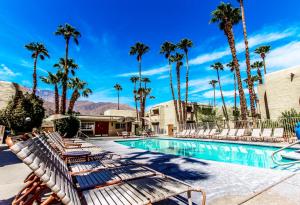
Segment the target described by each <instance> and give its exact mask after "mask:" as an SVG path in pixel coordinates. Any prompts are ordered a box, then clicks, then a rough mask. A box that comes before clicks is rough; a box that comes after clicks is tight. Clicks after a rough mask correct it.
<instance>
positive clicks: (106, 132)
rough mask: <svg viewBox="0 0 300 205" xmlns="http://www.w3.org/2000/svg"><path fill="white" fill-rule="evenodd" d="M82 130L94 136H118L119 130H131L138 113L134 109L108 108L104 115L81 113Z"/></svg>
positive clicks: (133, 127)
mask: <svg viewBox="0 0 300 205" xmlns="http://www.w3.org/2000/svg"><path fill="white" fill-rule="evenodd" d="M77 117H78V118H79V120H80V130H81V131H82V132H83V133H85V134H87V135H93V136H116V135H117V132H119V133H121V132H122V131H128V132H131V131H132V130H134V129H135V125H134V123H133V122H135V120H136V113H135V111H133V110H107V111H105V112H104V115H98V116H92V115H79V116H77Z"/></svg>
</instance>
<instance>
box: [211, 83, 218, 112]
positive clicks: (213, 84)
mask: <svg viewBox="0 0 300 205" xmlns="http://www.w3.org/2000/svg"><path fill="white" fill-rule="evenodd" d="M217 82H218V81H217V80H211V81H209V84H210V85H211V86H212V87H213V90H214V107H216V84H217Z"/></svg>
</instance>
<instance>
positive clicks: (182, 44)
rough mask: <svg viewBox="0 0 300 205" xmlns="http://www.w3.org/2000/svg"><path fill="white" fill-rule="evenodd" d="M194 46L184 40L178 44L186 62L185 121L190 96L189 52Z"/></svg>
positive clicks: (187, 40) (188, 40)
mask: <svg viewBox="0 0 300 205" xmlns="http://www.w3.org/2000/svg"><path fill="white" fill-rule="evenodd" d="M192 46H193V42H192V41H191V40H190V39H187V38H184V39H182V40H181V41H180V42H179V43H178V44H177V47H178V48H180V49H181V50H183V52H184V54H185V60H186V74H185V108H184V120H185V121H186V118H187V110H186V109H187V102H188V94H189V57H188V51H189V48H191V47H192Z"/></svg>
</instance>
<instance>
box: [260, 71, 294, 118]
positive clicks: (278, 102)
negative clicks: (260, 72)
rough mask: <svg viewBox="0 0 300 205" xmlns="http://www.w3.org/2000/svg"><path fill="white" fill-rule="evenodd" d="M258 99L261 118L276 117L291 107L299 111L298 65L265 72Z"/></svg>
mask: <svg viewBox="0 0 300 205" xmlns="http://www.w3.org/2000/svg"><path fill="white" fill-rule="evenodd" d="M258 99H259V108H260V112H261V115H262V118H263V119H264V118H270V119H276V118H278V117H280V116H281V113H282V112H284V111H286V110H291V109H292V108H294V109H295V110H297V111H298V112H300V66H296V67H291V68H287V69H284V70H280V71H276V72H272V73H268V74H266V75H265V77H264V84H262V85H259V86H258Z"/></svg>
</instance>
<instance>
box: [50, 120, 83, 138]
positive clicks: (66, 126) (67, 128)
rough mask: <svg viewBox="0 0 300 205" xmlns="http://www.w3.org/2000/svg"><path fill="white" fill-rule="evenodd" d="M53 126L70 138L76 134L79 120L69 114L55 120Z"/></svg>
mask: <svg viewBox="0 0 300 205" xmlns="http://www.w3.org/2000/svg"><path fill="white" fill-rule="evenodd" d="M55 127H56V129H57V131H58V132H60V133H61V134H62V135H65V136H66V137H67V138H72V137H75V136H76V134H77V132H78V130H79V127H80V121H79V119H78V118H77V117H76V116H73V115H70V116H69V117H67V118H63V119H59V120H56V121H55Z"/></svg>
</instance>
